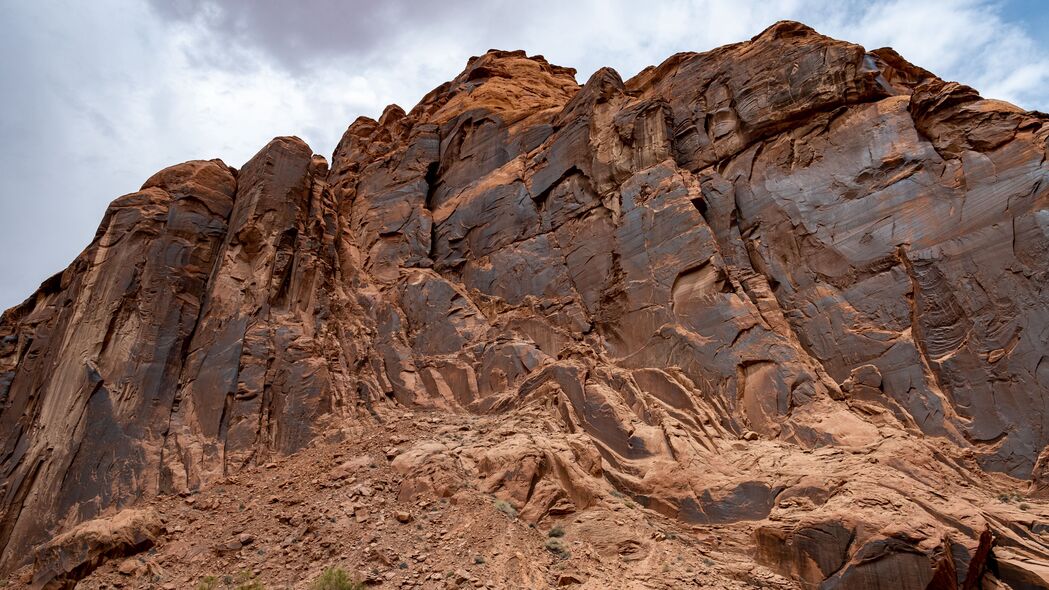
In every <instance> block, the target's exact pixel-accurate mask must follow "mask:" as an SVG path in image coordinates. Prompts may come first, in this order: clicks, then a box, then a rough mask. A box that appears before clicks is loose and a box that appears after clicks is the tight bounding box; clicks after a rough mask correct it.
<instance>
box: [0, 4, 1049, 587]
mask: <svg viewBox="0 0 1049 590" xmlns="http://www.w3.org/2000/svg"><path fill="white" fill-rule="evenodd" d="M574 74H575V72H574V71H573V70H571V69H568V68H562V67H558V66H554V65H551V64H549V63H548V62H547V61H546V60H544V59H543V58H542V57H538V56H535V57H527V56H526V55H525V54H524V53H523V52H520V51H517V52H505V51H490V52H488V53H487V54H485V55H483V56H481V57H476V58H472V59H471V60H470V61H469V63H468V64H467V67H466V70H465V71H464V72H463V73H462V74H460V75H459V76H458V77H457V78H455V79H454V80H452V81H451V82H448V83H446V84H443V85H442V86H440V87H438V88H436V89H435V90H434V91H432V92H431V93H430V94H428V95H427V96H426V97H425V98H423V100H422V101H421V102H420V103H419V104H418V105H417V106H416V107H415V108H413V109H412V110H411V111H410V112H408V113H405V112H404V111H403V110H402V109H400V108H399V107H397V106H390V107H388V108H387V109H386V111H385V112H384V113H383V114H382V116H381V117H380V118H379V120H378V121H375V120H371V119H367V118H363V117H362V118H360V119H358V120H357V121H355V122H353V124H352V125H350V127H349V128H348V129H347V130H346V132H345V134H344V135H343V138H342V141H341V142H340V143H339V145H338V147H337V148H336V150H335V153H334V155H333V157H332V159H331V165H330V169H329V166H328V163H327V161H326V160H325V159H324V158H322V157H320V156H316V155H314V154H313V153H312V150H311V149H310V148H309V147H308V146H307V145H306V144H305V143H304V142H302V141H301V140H299V139H297V138H287V137H284V138H277V139H275V140H273V141H272V142H270V144H269V145H267V146H266V147H264V148H263V149H262V150H261V151H260V152H259V153H258V154H257V155H256V156H255V157H254V158H252V159H251V161H249V162H248V163H247V164H245V165H244V167H243V168H241V169H240V170H234V169H232V168H230V167H228V166H226V165H225V164H223V163H222V162H220V161H218V160H212V161H194V162H187V163H185V164H180V165H177V166H173V167H171V168H168V169H165V170H163V171H161V172H159V173H157V174H156V175H155V176H153V177H152V178H150V179H149V180H147V181H146V183H145V184H144V185H143V186H142V189H141V190H139V191H138V192H135V193H132V194H129V195H125V196H123V197H120V198H118V199H117V200H116V201H114V202H113V203H112V205H110V207H109V209H108V210H107V212H106V214H105V217H104V218H103V220H102V224H101V226H100V227H99V230H98V233H97V234H96V236H95V239H94V240H93V241H92V243H91V245H89V246H88V248H87V249H86V250H85V251H84V252H83V254H81V255H80V256H79V257H78V258H77V259H76V260H75V261H74V262H73V264H71V265H70V266H69V268H67V269H66V270H65V271H63V272H61V273H59V274H57V275H55V276H54V277H52V278H51V279H48V280H47V281H46V282H45V283H44V284H43V285H41V287H40V289H39V290H38V291H37V292H36V293H35V294H33V295H32V296H31V297H30V298H29V299H28V300H26V301H25V302H24V303H23V304H21V305H20V306H17V307H15V308H12V309H10V310H8V311H7V312H6V313H5V314H4V315H3V319H2V321H0V404H2V405H0V446H2V455H0V547H2V548H3V553H2V560H0V571H10V570H13V569H16V568H18V567H20V566H22V565H24V564H25V563H27V562H28V561H29V560H31V559H32V551H31V550H32V549H33V548H34V547H37V546H41V545H42V544H45V543H46V542H47V541H48V540H49V539H50V538H51V537H53V536H55V535H57V534H59V533H62V532H64V531H69V530H72V529H73V528H74V527H75V526H76V525H77V524H78V523H81V522H84V521H87V520H90V519H94V518H97V517H104V516H107V515H110V514H112V513H113V512H114V511H116V510H118V509H120V508H122V507H127V506H134V505H136V504H138V503H141V502H143V501H146V500H149V499H152V498H155V497H158V496H166V495H172V494H178V493H191V492H195V491H197V490H201V489H206V488H207V487H208V486H209V485H211V484H214V483H215V482H217V481H220V480H222V479H223V478H226V477H228V476H231V475H234V474H237V473H239V472H241V471H243V470H245V469H249V468H251V467H253V466H257V465H261V464H264V463H266V462H268V461H271V460H273V458H274V457H279V456H283V455H287V454H289V453H293V452H295V451H298V450H301V449H304V448H306V447H307V446H308V445H310V444H311V443H312V442H314V441H315V440H317V439H318V438H319V437H322V436H324V435H325V433H326V432H330V431H332V430H333V429H338V428H339V427H340V426H341V425H345V424H348V423H349V424H353V423H364V422H367V423H380V424H381V423H383V422H384V420H387V419H388V417H389V416H390V415H391V412H397V411H401V410H403V409H405V408H407V409H410V410H412V411H414V412H415V413H416V415H417V416H419V415H426V414H428V413H433V414H434V415H437V416H441V415H445V416H447V415H461V414H466V415H477V416H485V417H488V418H497V419H498V420H499V421H501V422H502V423H505V424H509V425H517V426H516V427H515V428H517V431H516V432H509V433H504V434H505V436H504V435H500V436H496V435H495V434H493V435H492V437H491V439H489V440H483V441H479V442H477V443H476V445H475V447H474V448H472V449H471V450H470V452H469V454H470V457H471V459H470V460H469V461H467V462H466V463H462V461H463V460H462V458H461V457H459V456H458V455H457V454H453V453H452V451H451V449H449V448H447V447H442V446H441V445H438V444H426V443H425V442H424V441H419V444H418V445H417V446H416V447H414V448H412V449H410V450H407V451H406V452H405V453H403V454H401V455H399V456H397V458H396V459H394V460H393V464H392V465H393V469H394V470H395V471H397V472H398V473H400V474H401V476H400V477H401V478H402V479H401V481H400V483H399V492H398V495H399V497H400V498H402V499H404V500H406V501H407V500H412V499H418V498H425V497H440V496H449V495H451V494H453V493H454V492H455V491H456V490H457V489H459V488H461V487H462V485H463V484H462V483H461V482H460V481H459V480H458V479H457V477H458V476H457V475H456V474H457V473H458V471H457V470H458V469H460V468H462V469H465V470H466V472H467V473H468V474H469V475H471V476H474V477H477V478H479V479H480V481H481V482H482V484H481V486H482V487H481V489H482V490H483V491H484V492H485V493H489V494H492V495H494V496H496V497H498V498H502V499H503V500H505V501H507V502H509V503H510V504H512V505H513V506H514V508H515V509H516V510H517V511H519V513H520V515H521V518H522V519H525V520H526V521H528V522H533V523H545V522H550V521H551V519H555V518H557V517H558V516H559V515H564V514H580V513H585V511H587V510H588V509H590V508H591V507H593V506H595V505H597V504H598V503H600V501H601V498H603V497H605V496H607V494H608V493H609V491H615V492H616V493H617V494H625V495H626V496H628V497H629V498H632V499H633V501H634V502H636V503H637V504H639V505H640V506H642V507H643V508H645V509H647V510H650V511H653V512H654V513H658V514H661V515H664V516H666V517H668V518H670V519H673V520H676V521H678V522H680V523H684V524H686V525H695V526H704V527H705V526H712V527H715V528H716V527H724V530H726V531H733V532H732V534H735V535H737V536H739V538H741V539H744V541H745V543H747V544H748V546H750V547H751V550H752V554H753V559H754V560H755V562H756V563H758V564H762V565H763V566H767V567H769V568H771V569H773V570H774V571H776V572H778V573H779V574H781V575H783V576H787V577H789V578H790V579H792V580H793V581H794V582H793V583H795V584H797V586H798V587H800V588H821V589H825V590H831V589H861V590H862V589H866V588H870V589H876V588H905V589H910V588H914V589H916V590H921V589H924V588H933V589H938V590H946V589H961V588H965V589H970V588H978V587H981V586H980V585H979V584H981V583H982V584H985V585H984V586H983V587H996V588H1015V589H1019V588H1036V587H1049V505H1043V504H1041V501H1040V500H1039V499H1038V498H1043V497H1045V496H1046V495H1049V492H1047V490H1049V475H1047V473H1049V469H1047V468H1046V461H1047V460H1049V459H1047V455H1049V451H1045V449H1046V448H1047V445H1049V352H1047V350H1049V292H1047V291H1046V287H1045V285H1047V284H1049V165H1047V163H1046V154H1047V138H1049V125H1047V122H1049V119H1047V116H1046V115H1045V114H1042V113H1037V112H1025V111H1023V110H1022V109H1019V108H1017V107H1015V106H1013V105H1010V104H1007V103H1004V102H1000V101H995V100H988V99H984V98H981V97H980V96H979V95H978V94H977V93H976V92H975V91H974V90H972V89H971V88H968V87H965V86H962V85H960V84H957V83H954V82H945V81H943V80H941V79H939V78H937V77H936V76H935V75H933V74H932V73H930V72H927V71H925V70H923V69H921V68H919V67H916V66H914V65H912V64H910V63H908V62H907V61H906V60H904V58H902V57H901V56H900V55H898V54H897V53H895V52H894V51H893V50H891V49H878V50H874V51H867V50H865V49H864V48H862V47H860V46H858V45H854V44H850V43H845V42H841V41H836V40H833V39H830V38H827V37H824V36H821V35H819V34H818V33H816V32H815V31H813V30H811V29H809V28H808V27H805V26H804V25H801V24H798V23H791V22H781V23H777V24H775V25H773V26H772V27H770V28H769V29H767V30H766V31H764V32H762V33H761V34H760V35H758V36H757V37H755V38H753V39H752V40H750V41H747V42H744V43H739V44H735V45H729V46H726V47H722V48H719V49H715V50H713V51H710V52H706V53H682V54H678V55H675V56H672V57H671V58H669V59H668V60H667V61H665V62H664V63H662V64H661V65H659V66H658V67H650V68H648V69H646V70H644V71H642V72H641V73H640V74H638V75H637V76H635V77H634V78H632V79H630V80H628V81H625V82H624V81H623V80H622V79H621V78H620V77H619V75H618V74H617V73H616V72H615V71H613V70H611V69H607V68H605V69H601V70H599V71H597V72H596V73H594V74H593V75H592V76H591V77H590V79H589V80H588V81H587V82H586V83H585V84H584V85H582V86H579V85H578V84H577V82H576V80H575V77H574ZM464 465H465V466H464ZM1028 485H1029V486H1030V495H1031V499H1029V500H1026V502H1030V504H1025V505H1027V506H1028V509H1024V510H1020V509H1018V508H1016V506H1015V504H1013V503H1012V502H1003V501H1000V500H997V499H995V498H996V497H997V496H999V495H1003V494H1005V495H1006V497H1010V498H1011V497H1014V496H1015V494H1016V493H1017V491H1018V490H1025V491H1026V490H1027V486H1028ZM1031 504H1033V505H1034V507H1033V508H1031V507H1030V506H1031ZM993 584H997V586H995V585H993Z"/></svg>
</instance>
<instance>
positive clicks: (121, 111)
mask: <svg viewBox="0 0 1049 590" xmlns="http://www.w3.org/2000/svg"><path fill="white" fill-rule="evenodd" d="M782 19H792V20H799V21H802V22H804V23H806V24H808V25H810V26H812V27H814V28H815V29H816V30H818V31H820V32H821V33H823V34H826V35H830V36H832V37H836V38H839V39H845V40H848V41H852V42H855V43H859V44H861V45H864V46H865V47H867V48H868V49H875V48H878V47H883V46H886V45H888V46H892V47H894V48H895V49H897V50H898V51H899V52H900V53H901V54H902V55H903V56H904V57H906V58H907V59H909V60H910V61H911V62H913V63H915V64H917V65H919V66H922V67H924V68H926V69H928V70H931V71H932V72H934V73H936V74H938V75H939V76H940V77H942V78H945V79H949V80H957V81H959V82H963V83H965V84H968V85H970V86H973V87H974V88H976V89H977V90H979V91H980V92H981V93H982V94H983V95H984V96H986V97H991V98H998V99H1003V100H1008V101H1010V102H1013V103H1015V104H1017V105H1020V106H1022V107H1024V108H1027V109H1037V110H1042V111H1049V32H1047V31H1049V1H1046V0H944V1H935V0H922V1H921V2H917V1H912V0H865V1H859V0H857V1H853V2H843V1H841V0H761V1H753V2H751V1H747V0H675V1H661V0H646V1H645V2H635V1H627V0H623V1H618V0H604V1H601V0H575V1H565V0H557V1H548V0H527V1H524V0H517V1H514V2H509V1H504V0H487V1H477V2H466V1H463V0H445V1H443V2H431V1H426V0H420V1H417V2H405V1H396V0H385V1H382V2H379V1H369V0H343V1H336V0H299V1H297V2H283V1H279V2H278V1H276V0H228V1H223V2H220V1H214V0H92V1H90V2H83V1H79V0H78V1H61V0H47V1H39V2H31V1H28V0H26V1H20V0H0V137H2V142H0V310H2V309H5V308H7V307H10V306H13V305H16V304H18V303H19V302H21V301H22V300H23V299H25V298H26V297H28V296H29V295H30V294H31V293H32V292H33V291H34V290H35V289H36V288H37V286H38V285H39V284H40V282H41V281H43V280H44V279H46V278H47V277H49V276H51V275H52V274H54V273H56V272H58V271H60V270H62V269H63V268H65V267H66V266H67V265H68V264H69V263H70V262H71V261H72V260H73V259H74V258H75V257H76V256H77V254H78V253H79V252H80V251H81V250H82V249H83V248H84V247H85V246H87V244H88V243H89V242H90V241H91V239H92V237H93V236H94V233H95V229H96V228H97V226H98V223H99V221H100V220H101V219H102V214H103V212H104V211H105V208H106V205H107V204H108V203H109V202H110V201H111V200H113V199H114V198H116V197H118V196H120V195H122V194H126V193H129V192H133V191H135V190H137V189H138V188H139V186H141V184H142V182H143V181H144V180H145V179H146V178H148V177H149V176H151V175H152V174H153V173H154V172H156V171H157V170H160V169H161V168H164V167H165V166H169V165H172V164H176V163H179V162H183V161H186V160H192V159H209V158H216V157H218V158H222V159H223V160H224V161H225V162H226V163H227V164H230V165H233V166H237V167H239V166H241V165H242V164H243V163H244V162H246V161H247V160H248V159H249V158H250V157H251V156H252V155H253V154H254V153H255V152H256V151H258V150H259V149H260V148H261V147H262V146H263V145H265V143H266V142H267V141H269V139H271V138H272V137H274V136H278V135H297V136H299V137H302V138H303V139H305V140H306V141H307V142H308V143H309V144H310V146H311V147H313V149H314V151H315V152H317V153H320V154H324V155H325V156H330V154H331V152H332V150H333V149H334V147H335V144H336V142H337V141H338V139H339V137H340V136H341V135H342V132H343V131H344V130H345V129H346V127H347V125H349V124H350V123H351V122H352V121H353V120H354V119H355V118H357V117H358V116H360V115H365V116H370V117H378V115H379V114H380V113H381V112H382V110H383V108H384V107H385V106H386V105H387V104H391V103H396V104H399V105H401V106H402V107H404V108H405V110H407V109H410V108H411V107H412V106H414V105H415V103H416V102H417V101H418V100H419V99H421V98H422V97H423V95H425V94H426V93H427V92H428V91H429V90H431V89H432V88H434V87H436V86H438V85H439V84H441V83H442V82H444V81H446V80H449V79H451V78H453V77H454V76H455V75H456V74H458V73H459V72H460V71H461V70H462V69H463V67H464V66H465V64H466V60H467V59H468V58H469V57H470V56H473V55H480V54H482V53H484V52H485V51H486V50H488V49H489V48H499V49H524V50H525V51H527V52H528V53H529V54H530V55H532V54H541V55H544V56H545V57H546V58H547V59H548V60H549V61H551V62H552V63H556V64H559V65H563V66H569V67H573V68H575V69H576V70H577V71H578V74H577V78H578V79H579V81H580V82H585V81H586V79H587V77H589V75H590V74H591V73H593V72H594V71H595V70H596V69H598V68H599V67H602V66H611V67H613V68H615V69H616V70H617V71H618V72H619V73H620V74H621V75H622V76H623V78H624V79H625V78H628V77H630V76H632V75H633V74H635V73H637V72H638V71H640V70H641V69H642V68H644V67H645V66H647V65H653V64H658V63H660V62H661V61H663V60H664V59H666V58H667V57H669V56H670V55H672V54H674V53H676V52H679V51H706V50H708V49H712V48H714V47H717V46H719V45H724V44H726V43H733V42H736V41H742V40H745V39H749V38H750V37H752V36H754V35H756V34H757V33H759V32H761V31H762V30H763V29H764V28H766V27H767V26H768V25H770V24H772V23H773V22H775V21H777V20H782Z"/></svg>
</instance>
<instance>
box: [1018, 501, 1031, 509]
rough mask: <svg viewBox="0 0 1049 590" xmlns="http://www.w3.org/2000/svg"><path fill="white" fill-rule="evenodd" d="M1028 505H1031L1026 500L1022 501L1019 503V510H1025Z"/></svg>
mask: <svg viewBox="0 0 1049 590" xmlns="http://www.w3.org/2000/svg"><path fill="white" fill-rule="evenodd" d="M1030 507H1031V505H1030V504H1028V503H1027V502H1023V503H1021V504H1020V510H1027V509H1028V508H1030Z"/></svg>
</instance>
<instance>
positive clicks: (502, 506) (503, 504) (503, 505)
mask: <svg viewBox="0 0 1049 590" xmlns="http://www.w3.org/2000/svg"><path fill="white" fill-rule="evenodd" d="M495 509H496V510H498V511H499V512H502V513H503V514H505V515H507V516H509V517H510V518H517V509H516V508H514V506H513V504H511V503H509V502H507V501H506V500H496V501H495Z"/></svg>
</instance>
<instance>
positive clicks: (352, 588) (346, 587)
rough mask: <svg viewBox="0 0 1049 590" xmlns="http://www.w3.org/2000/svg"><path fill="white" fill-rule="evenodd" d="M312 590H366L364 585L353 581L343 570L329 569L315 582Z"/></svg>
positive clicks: (311, 586)
mask: <svg viewBox="0 0 1049 590" xmlns="http://www.w3.org/2000/svg"><path fill="white" fill-rule="evenodd" d="M310 590H364V584H362V583H360V582H357V581H355V580H351V579H350V575H349V574H347V573H346V570H344V569H342V568H338V567H329V568H327V569H326V570H324V573H322V574H321V575H320V576H319V577H318V578H317V579H316V580H314V581H313V584H312V585H310Z"/></svg>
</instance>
